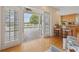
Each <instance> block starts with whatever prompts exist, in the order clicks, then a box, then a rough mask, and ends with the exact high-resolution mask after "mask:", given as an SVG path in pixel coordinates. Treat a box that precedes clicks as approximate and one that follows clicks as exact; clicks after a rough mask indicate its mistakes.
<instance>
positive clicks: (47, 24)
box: [43, 12, 50, 37]
mask: <svg viewBox="0 0 79 59" xmlns="http://www.w3.org/2000/svg"><path fill="white" fill-rule="evenodd" d="M43 20H44V21H43V22H44V37H49V36H50V18H49V13H47V12H44V19H43Z"/></svg>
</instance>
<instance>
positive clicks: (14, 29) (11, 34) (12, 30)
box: [5, 10, 18, 42]
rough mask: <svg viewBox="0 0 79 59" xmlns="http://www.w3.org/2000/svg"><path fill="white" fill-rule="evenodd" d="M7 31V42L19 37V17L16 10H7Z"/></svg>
mask: <svg viewBox="0 0 79 59" xmlns="http://www.w3.org/2000/svg"><path fill="white" fill-rule="evenodd" d="M5 31H6V33H5V39H6V42H7V41H12V40H16V39H18V19H17V17H16V12H15V10H8V11H6V18H5Z"/></svg>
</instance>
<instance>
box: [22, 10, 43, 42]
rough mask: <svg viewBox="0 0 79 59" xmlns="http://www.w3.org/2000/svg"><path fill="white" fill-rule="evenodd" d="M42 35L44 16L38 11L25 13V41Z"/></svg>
mask: <svg viewBox="0 0 79 59" xmlns="http://www.w3.org/2000/svg"><path fill="white" fill-rule="evenodd" d="M41 37H42V18H41V14H39V13H36V12H32V11H30V12H25V13H24V40H23V41H24V42H26V41H31V40H35V39H39V38H41Z"/></svg>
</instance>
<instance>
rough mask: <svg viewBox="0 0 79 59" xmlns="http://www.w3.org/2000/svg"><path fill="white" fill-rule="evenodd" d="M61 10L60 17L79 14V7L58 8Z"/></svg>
mask: <svg viewBox="0 0 79 59" xmlns="http://www.w3.org/2000/svg"><path fill="white" fill-rule="evenodd" d="M56 8H58V9H59V10H60V15H67V14H73V13H77V14H79V6H56Z"/></svg>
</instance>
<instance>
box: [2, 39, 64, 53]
mask: <svg viewBox="0 0 79 59" xmlns="http://www.w3.org/2000/svg"><path fill="white" fill-rule="evenodd" d="M51 44H53V45H55V46H57V47H58V48H60V49H62V39H61V38H59V37H50V38H40V39H37V40H33V41H30V42H24V43H22V44H20V45H17V46H16V47H12V48H8V49H5V50H3V52H25V51H27V52H37V51H38V52H42V51H47V50H48V48H49V47H50V46H51Z"/></svg>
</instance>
